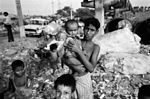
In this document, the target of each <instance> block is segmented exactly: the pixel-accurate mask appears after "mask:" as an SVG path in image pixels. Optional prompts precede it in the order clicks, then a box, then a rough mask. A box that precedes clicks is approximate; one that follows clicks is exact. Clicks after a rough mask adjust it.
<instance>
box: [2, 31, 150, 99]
mask: <svg viewBox="0 0 150 99" xmlns="http://www.w3.org/2000/svg"><path fill="white" fill-rule="evenodd" d="M119 32H120V33H122V34H123V32H121V30H119ZM114 37H115V36H114ZM126 37H130V39H129V40H126V41H127V42H128V43H126V42H125V41H122V42H121V43H123V44H126V46H124V48H125V49H121V47H120V46H119V44H120V45H121V43H119V42H118V41H119V40H117V39H115V38H113V39H114V42H112V43H113V44H112V45H113V47H114V49H111V42H107V44H108V46H107V45H106V46H105V44H103V49H102V52H101V53H100V55H99V56H100V57H99V62H98V64H97V66H96V68H95V71H94V72H93V73H92V81H93V90H94V97H95V98H96V99H137V94H138V88H139V87H140V86H142V85H145V84H150V81H149V80H145V79H143V78H142V76H141V75H143V74H147V73H149V72H148V70H149V68H146V66H150V65H149V64H150V63H149V62H150V61H149V60H150V46H149V45H139V43H138V41H136V42H133V41H134V40H136V39H135V38H134V35H133V38H132V37H131V36H126ZM108 38H109V37H108ZM103 41H105V40H103ZM129 41H131V43H130V42H129ZM46 43H47V41H45V40H44V39H42V38H37V39H33V38H32V39H29V38H24V39H18V40H16V41H15V42H13V43H5V44H3V45H2V47H1V48H0V66H1V67H0V73H1V74H2V76H3V77H4V78H6V79H3V80H0V88H1V89H2V88H5V87H7V83H5V82H7V78H9V77H10V76H11V74H12V71H11V67H10V64H11V63H12V61H13V60H15V59H21V60H23V61H24V62H25V64H26V73H27V75H29V76H30V80H29V81H28V84H27V85H28V88H30V89H31V91H30V92H29V91H28V92H27V94H28V93H29V94H30V95H28V96H25V97H26V98H22V99H53V98H54V97H55V91H54V89H53V86H54V81H55V80H56V78H57V77H58V76H60V75H62V74H64V73H67V72H68V70H69V69H68V67H67V66H64V67H62V66H61V64H60V63H59V62H58V64H57V68H56V69H55V70H54V69H53V68H52V66H51V65H52V64H51V63H50V61H49V59H48V57H49V56H48V55H49V54H48V52H47V51H45V50H43V47H44V46H45V44H46ZM97 43H98V42H97ZM114 43H117V44H118V45H115V44H114ZM100 44H102V43H100ZM136 44H137V45H136ZM133 45H136V47H135V46H133ZM122 46H123V45H122ZM117 47H119V48H120V49H121V52H119V50H117V52H115V51H116V50H115V49H117ZM105 48H109V49H107V50H104V49H105ZM128 48H130V49H128ZM132 48H133V49H132ZM126 49H127V50H126ZM127 51H128V52H127ZM132 51H134V53H132ZM37 53H38V54H37ZM143 59H144V60H143ZM144 66H145V67H144ZM145 69H146V70H145ZM0 79H1V77H0ZM2 81H4V82H2ZM0 92H1V90H0Z"/></svg>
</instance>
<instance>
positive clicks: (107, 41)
mask: <svg viewBox="0 0 150 99" xmlns="http://www.w3.org/2000/svg"><path fill="white" fill-rule="evenodd" d="M93 41H94V42H95V43H96V44H98V45H99V46H100V55H101V54H105V53H108V52H128V53H137V52H139V50H140V37H139V36H137V35H136V34H134V33H132V32H131V31H130V30H129V29H128V28H124V29H119V30H116V31H113V32H110V33H107V34H104V35H97V36H96V37H95V38H94V39H93Z"/></svg>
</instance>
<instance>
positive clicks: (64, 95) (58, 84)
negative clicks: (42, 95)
mask: <svg viewBox="0 0 150 99" xmlns="http://www.w3.org/2000/svg"><path fill="white" fill-rule="evenodd" d="M75 86H76V81H75V78H74V77H73V76H72V75H70V74H63V75H61V76H60V77H58V78H57V80H56V81H55V82H54V88H55V90H56V99H73V98H72V95H73V92H74V91H75Z"/></svg>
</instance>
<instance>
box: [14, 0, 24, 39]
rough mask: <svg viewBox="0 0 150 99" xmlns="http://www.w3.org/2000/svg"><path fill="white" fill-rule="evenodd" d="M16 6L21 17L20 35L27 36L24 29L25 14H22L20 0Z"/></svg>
mask: <svg viewBox="0 0 150 99" xmlns="http://www.w3.org/2000/svg"><path fill="white" fill-rule="evenodd" d="M16 8H17V14H18V19H19V30H20V37H21V38H23V37H25V30H24V24H23V15H22V9H21V3H20V0H16Z"/></svg>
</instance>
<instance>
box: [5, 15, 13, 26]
mask: <svg viewBox="0 0 150 99" xmlns="http://www.w3.org/2000/svg"><path fill="white" fill-rule="evenodd" d="M4 24H6V25H11V24H12V21H11V18H10V16H9V15H8V16H5V20H4Z"/></svg>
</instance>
